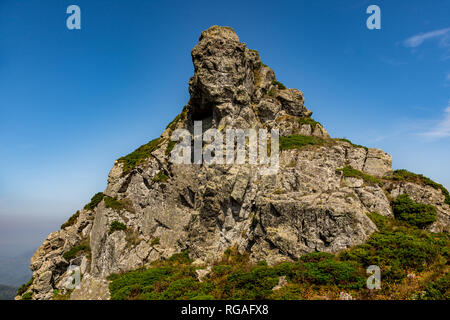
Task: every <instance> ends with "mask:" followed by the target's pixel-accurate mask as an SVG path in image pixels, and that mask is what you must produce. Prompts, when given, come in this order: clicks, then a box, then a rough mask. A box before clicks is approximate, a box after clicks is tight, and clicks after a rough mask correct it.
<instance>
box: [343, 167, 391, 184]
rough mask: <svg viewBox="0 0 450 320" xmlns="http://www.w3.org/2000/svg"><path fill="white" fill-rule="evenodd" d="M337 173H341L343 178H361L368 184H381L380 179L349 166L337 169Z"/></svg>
mask: <svg viewBox="0 0 450 320" xmlns="http://www.w3.org/2000/svg"><path fill="white" fill-rule="evenodd" d="M336 171H337V172H342V174H343V176H344V177H353V178H361V179H363V180H364V181H365V182H368V183H374V184H381V183H382V181H381V179H379V178H377V177H374V176H371V175H369V174H367V173H364V172H362V171H359V170H356V169H354V168H352V167H351V166H346V167H344V168H342V169H337V170H336Z"/></svg>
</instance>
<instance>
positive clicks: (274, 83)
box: [272, 80, 287, 90]
mask: <svg viewBox="0 0 450 320" xmlns="http://www.w3.org/2000/svg"><path fill="white" fill-rule="evenodd" d="M272 84H273V85H274V86H277V87H278V89H280V90H284V89H287V88H286V86H285V85H284V84H282V83H281V82H280V81H276V80H272Z"/></svg>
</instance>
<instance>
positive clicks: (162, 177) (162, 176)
mask: <svg viewBox="0 0 450 320" xmlns="http://www.w3.org/2000/svg"><path fill="white" fill-rule="evenodd" d="M167 179H169V177H168V176H167V175H165V174H164V172H162V171H160V172H158V174H156V175H155V176H154V177H153V179H152V181H153V182H164V181H166V180H167Z"/></svg>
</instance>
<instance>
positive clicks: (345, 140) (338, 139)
mask: <svg viewBox="0 0 450 320" xmlns="http://www.w3.org/2000/svg"><path fill="white" fill-rule="evenodd" d="M334 140H336V141H343V142H348V143H350V144H351V145H352V147H355V148H363V149H365V150H366V151H368V150H369V148H367V147H366V146H362V145H360V144H354V143H353V142H351V141H350V140H348V139H346V138H334Z"/></svg>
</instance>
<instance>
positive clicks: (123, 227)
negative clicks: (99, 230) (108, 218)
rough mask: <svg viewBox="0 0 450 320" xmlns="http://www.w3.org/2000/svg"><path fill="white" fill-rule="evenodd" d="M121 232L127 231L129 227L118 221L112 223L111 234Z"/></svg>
mask: <svg viewBox="0 0 450 320" xmlns="http://www.w3.org/2000/svg"><path fill="white" fill-rule="evenodd" d="M120 230H127V226H126V225H125V224H123V223H122V222H119V221H117V220H114V221H113V222H111V225H110V226H109V234H111V233H114V232H116V231H120Z"/></svg>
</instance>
